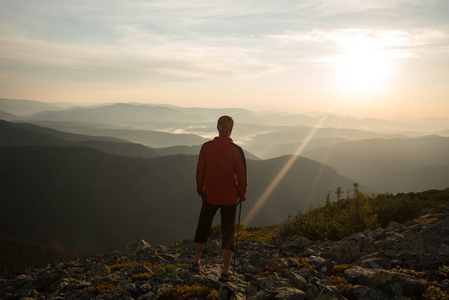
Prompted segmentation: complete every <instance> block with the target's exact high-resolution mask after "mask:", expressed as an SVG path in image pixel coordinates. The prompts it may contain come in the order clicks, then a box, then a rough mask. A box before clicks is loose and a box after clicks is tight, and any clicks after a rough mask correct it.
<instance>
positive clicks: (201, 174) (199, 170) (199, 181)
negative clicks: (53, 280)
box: [196, 148, 206, 197]
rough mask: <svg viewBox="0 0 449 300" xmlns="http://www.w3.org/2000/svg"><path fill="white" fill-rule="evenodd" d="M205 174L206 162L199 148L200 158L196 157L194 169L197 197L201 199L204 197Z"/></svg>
mask: <svg viewBox="0 0 449 300" xmlns="http://www.w3.org/2000/svg"><path fill="white" fill-rule="evenodd" d="M205 174H206V160H205V157H204V153H203V148H201V151H200V156H199V157H198V163H197V167H196V190H197V192H198V195H199V196H201V197H203V195H204V192H205V190H204V178H205Z"/></svg>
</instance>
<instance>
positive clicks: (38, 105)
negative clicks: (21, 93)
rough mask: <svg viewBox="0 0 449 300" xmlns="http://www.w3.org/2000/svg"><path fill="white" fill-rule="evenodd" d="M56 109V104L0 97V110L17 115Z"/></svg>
mask: <svg viewBox="0 0 449 300" xmlns="http://www.w3.org/2000/svg"><path fill="white" fill-rule="evenodd" d="M58 109H59V107H58V106H56V105H53V104H49V103H44V102H39V101H30V100H19V99H6V98H0V110H3V111H5V112H8V113H10V114H14V115H17V116H28V115H32V114H36V113H38V112H41V111H45V110H58Z"/></svg>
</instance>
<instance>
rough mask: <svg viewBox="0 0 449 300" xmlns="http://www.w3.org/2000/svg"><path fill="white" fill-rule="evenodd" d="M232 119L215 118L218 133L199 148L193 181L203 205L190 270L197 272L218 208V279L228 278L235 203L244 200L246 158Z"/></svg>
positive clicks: (225, 117)
mask: <svg viewBox="0 0 449 300" xmlns="http://www.w3.org/2000/svg"><path fill="white" fill-rule="evenodd" d="M233 126H234V120H233V119H232V118H231V117H229V116H222V117H220V118H219V119H218V122H217V130H218V133H219V136H218V137H215V138H214V139H213V140H212V141H209V142H206V143H205V144H204V145H203V146H202V147H201V151H200V155H199V158H198V165H197V173H196V181H197V191H198V195H199V196H201V197H202V199H203V205H202V207H201V212H200V216H199V220H198V226H197V229H196V232H195V238H194V242H195V258H194V261H193V264H192V270H193V271H194V272H196V273H199V272H200V264H199V262H200V258H201V254H202V252H203V249H204V245H205V243H206V241H207V236H208V234H209V230H210V228H211V226H212V220H213V218H214V216H215V214H216V212H217V210H218V209H220V215H221V233H222V237H223V240H222V250H223V271H222V274H221V277H220V280H221V281H225V282H226V281H229V279H230V277H229V267H230V264H231V260H232V253H233V251H234V241H235V237H234V232H235V215H236V208H237V204H238V203H239V199H240V201H245V200H246V186H247V173H246V160H245V154H244V153H243V149H242V148H241V147H239V146H237V145H236V144H234V142H233V141H232V139H231V132H232V128H233Z"/></svg>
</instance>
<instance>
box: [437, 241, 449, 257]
mask: <svg viewBox="0 0 449 300" xmlns="http://www.w3.org/2000/svg"><path fill="white" fill-rule="evenodd" d="M438 254H439V255H444V256H449V246H448V245H445V244H443V245H441V247H440V248H439V249H438Z"/></svg>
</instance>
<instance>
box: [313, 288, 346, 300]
mask: <svg viewBox="0 0 449 300" xmlns="http://www.w3.org/2000/svg"><path fill="white" fill-rule="evenodd" d="M331 299H332V300H333V299H337V300H343V299H344V297H343V296H342V295H341V293H340V291H339V290H338V288H337V287H336V286H325V287H324V288H323V289H322V290H321V291H320V293H319V294H318V297H316V300H331Z"/></svg>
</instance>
